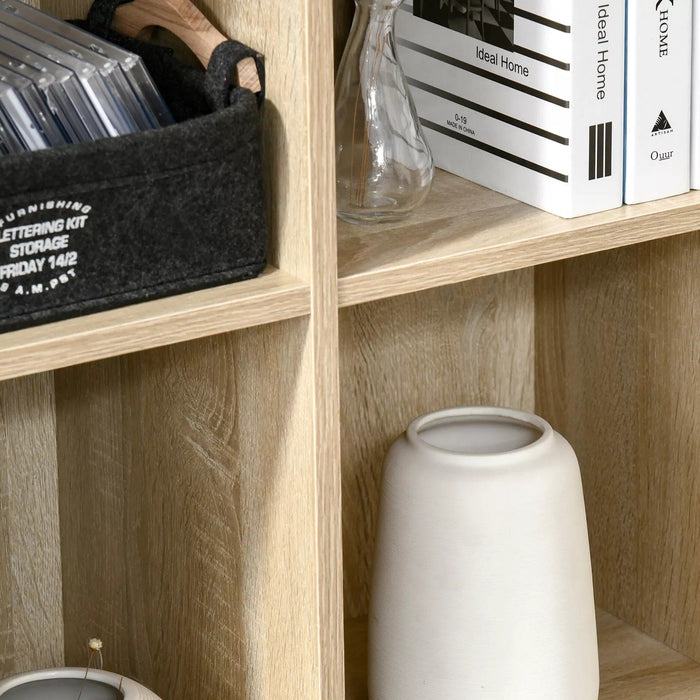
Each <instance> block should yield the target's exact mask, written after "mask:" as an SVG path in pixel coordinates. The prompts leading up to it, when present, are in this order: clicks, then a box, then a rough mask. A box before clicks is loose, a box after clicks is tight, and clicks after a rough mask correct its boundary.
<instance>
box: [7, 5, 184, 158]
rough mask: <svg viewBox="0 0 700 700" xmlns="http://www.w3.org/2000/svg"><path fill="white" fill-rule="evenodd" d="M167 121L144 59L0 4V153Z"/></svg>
mask: <svg viewBox="0 0 700 700" xmlns="http://www.w3.org/2000/svg"><path fill="white" fill-rule="evenodd" d="M172 123H173V118H172V116H171V115H170V112H169V111H168V108H167V106H166V105H165V103H164V101H163V99H162V97H161V96H160V94H159V92H158V89H157V88H156V86H155V84H154V83H153V81H152V79H151V77H150V75H149V74H148V72H147V70H146V68H145V66H144V65H143V61H142V59H141V58H140V57H139V56H137V55H135V54H133V53H130V52H129V51H126V50H124V49H122V48H120V47H117V46H114V45H113V44H110V43H109V42H107V41H105V40H104V39H101V38H98V37H96V36H94V35H93V34H90V33H88V32H86V31H83V30H82V29H80V28H78V27H76V26H75V25H72V24H69V23H68V22H64V21H62V20H59V19H57V18H56V17H52V16H51V15H48V14H46V13H45V12H42V11H40V10H37V9H35V8H33V7H31V6H29V5H25V4H24V3H22V2H18V1H17V0H0V154H9V153H21V152H23V151H36V150H40V149H43V148H50V147H53V146H60V145H63V144H68V143H85V142H88V141H95V140H97V139H101V138H105V137H108V136H122V135H125V134H130V133H134V132H137V131H145V130H148V129H156V128H159V127H162V126H167V125H169V124H172Z"/></svg>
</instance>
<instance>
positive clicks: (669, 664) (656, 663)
mask: <svg viewBox="0 0 700 700" xmlns="http://www.w3.org/2000/svg"><path fill="white" fill-rule="evenodd" d="M597 619H598V646H599V656H600V695H599V700H697V698H698V697H700V666H699V665H698V664H697V663H695V662H694V661H692V660H690V659H688V658H687V657H685V656H682V655H681V654H679V653H678V652H676V651H673V650H672V649H669V648H668V647H667V646H664V645H663V644H661V642H658V641H656V640H655V639H652V638H651V637H649V636H647V635H645V634H643V633H642V632H640V631H639V630H637V629H635V628H634V627H631V626H630V625H627V624H625V623H624V622H622V621H621V620H619V619H618V618H616V617H614V616H613V615H610V614H609V613H606V612H603V611H602V610H598V614H597ZM345 629H346V633H345V640H346V648H347V655H346V659H347V663H346V675H347V693H346V695H345V699H346V700H367V619H366V618H355V619H353V620H347V621H346V624H345Z"/></svg>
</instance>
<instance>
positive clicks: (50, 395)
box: [0, 372, 63, 677]
mask: <svg viewBox="0 0 700 700" xmlns="http://www.w3.org/2000/svg"><path fill="white" fill-rule="evenodd" d="M55 445H56V425H55V414H54V390H53V374H52V373H50V372H49V373H46V374H37V375H34V376H32V377H27V378H24V379H16V380H14V381H9V382H3V383H0V677H4V676H7V675H10V674H12V673H19V672H22V671H28V670H33V669H35V668H45V667H47V666H60V665H62V663H63V609H62V599H61V549H60V546H61V545H60V539H59V519H58V472H57V466H56V448H55Z"/></svg>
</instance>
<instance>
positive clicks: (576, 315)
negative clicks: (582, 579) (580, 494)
mask: <svg viewBox="0 0 700 700" xmlns="http://www.w3.org/2000/svg"><path fill="white" fill-rule="evenodd" d="M698 270H700V235H699V234H697V233H692V234H688V235H687V236H681V237H678V238H674V239H670V240H666V241H656V242H652V243H647V244H645V245H640V246H635V247H632V248H627V249H624V250H619V251H613V252H609V253H601V254H598V255H593V256H588V257H585V258H581V259H579V260H575V261H568V262H564V263H558V264H555V265H549V266H546V267H543V268H541V269H538V270H537V275H536V280H537V285H536V289H537V293H536V299H537V323H536V328H537V352H536V358H537V406H538V411H539V412H541V413H542V415H543V416H544V417H545V418H547V419H548V420H550V422H551V423H552V425H553V426H554V427H555V428H556V429H558V430H559V431H560V432H561V433H562V434H563V435H564V436H565V437H567V439H569V441H570V442H571V443H572V445H573V447H574V449H575V450H576V452H577V454H578V457H579V461H580V463H581V470H582V475H583V481H584V492H585V496H586V502H587V512H588V524H589V533H590V540H591V554H592V558H593V567H594V579H595V585H596V595H597V601H598V604H599V605H602V606H603V607H605V608H607V609H610V610H611V611H613V612H614V613H616V614H617V615H619V616H620V617H622V618H623V619H625V620H627V621H628V622H630V623H632V624H634V625H635V626H636V627H639V628H640V629H642V630H644V631H645V632H648V633H649V634H651V635H652V636H654V637H656V638H658V639H661V640H663V641H665V642H666V643H667V644H668V645H669V646H671V647H672V648H674V649H677V650H679V651H681V652H683V653H685V654H687V655H688V656H690V657H692V658H694V659H696V660H700V553H699V551H700V550H699V545H700V418H699V417H700V388H699V387H700V284H699V277H698ZM699 693H700V691H699Z"/></svg>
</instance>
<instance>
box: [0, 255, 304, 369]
mask: <svg viewBox="0 0 700 700" xmlns="http://www.w3.org/2000/svg"><path fill="white" fill-rule="evenodd" d="M310 308H311V307H310V288H309V286H308V285H307V284H305V283H303V282H301V281H300V280H298V279H296V278H295V277H292V276H291V275H290V274H288V273H286V272H284V271H282V270H278V269H277V268H274V267H271V266H268V267H267V268H266V270H265V271H264V272H263V273H262V274H261V275H260V276H259V277H257V278H255V279H252V280H247V281H244V282H236V283H235V284H229V285H222V286H219V287H212V288H209V289H204V290H200V291H197V292H190V293H188V294H181V295H177V296H171V297H166V298H164V299H158V300H155V301H148V302H143V303H140V304H133V305H129V306H124V307H120V308H118V309H113V310H111V311H103V312H100V313H96V314H91V315H89V316H83V317H79V318H72V319H67V320H65V321H58V322H55V323H50V324H45V325H41V326H34V327H31V328H26V329H23V330H19V331H12V332H9V333H4V334H2V335H0V381H3V380H6V379H12V378H15V377H21V376H24V375H28V374H35V373H37V372H45V371H48V370H54V369H60V368H61V367H68V366H71V365H76V364H82V363H84V362H91V361H94V360H101V359H105V358H108V357H114V356H117V355H124V354H128V353H132V352H138V351H141V350H148V349H151V348H156V347H160V346H163V345H171V344H173V343H178V342H183V341H187V340H195V339H197V338H203V337H206V336H210V335H216V334H218V333H225V332H229V331H235V330H241V329H244V328H249V327H253V326H259V325H263V324H267V323H274V322H277V321H284V320H287V319H291V318H297V317H300V316H306V315H308V314H309V313H310Z"/></svg>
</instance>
